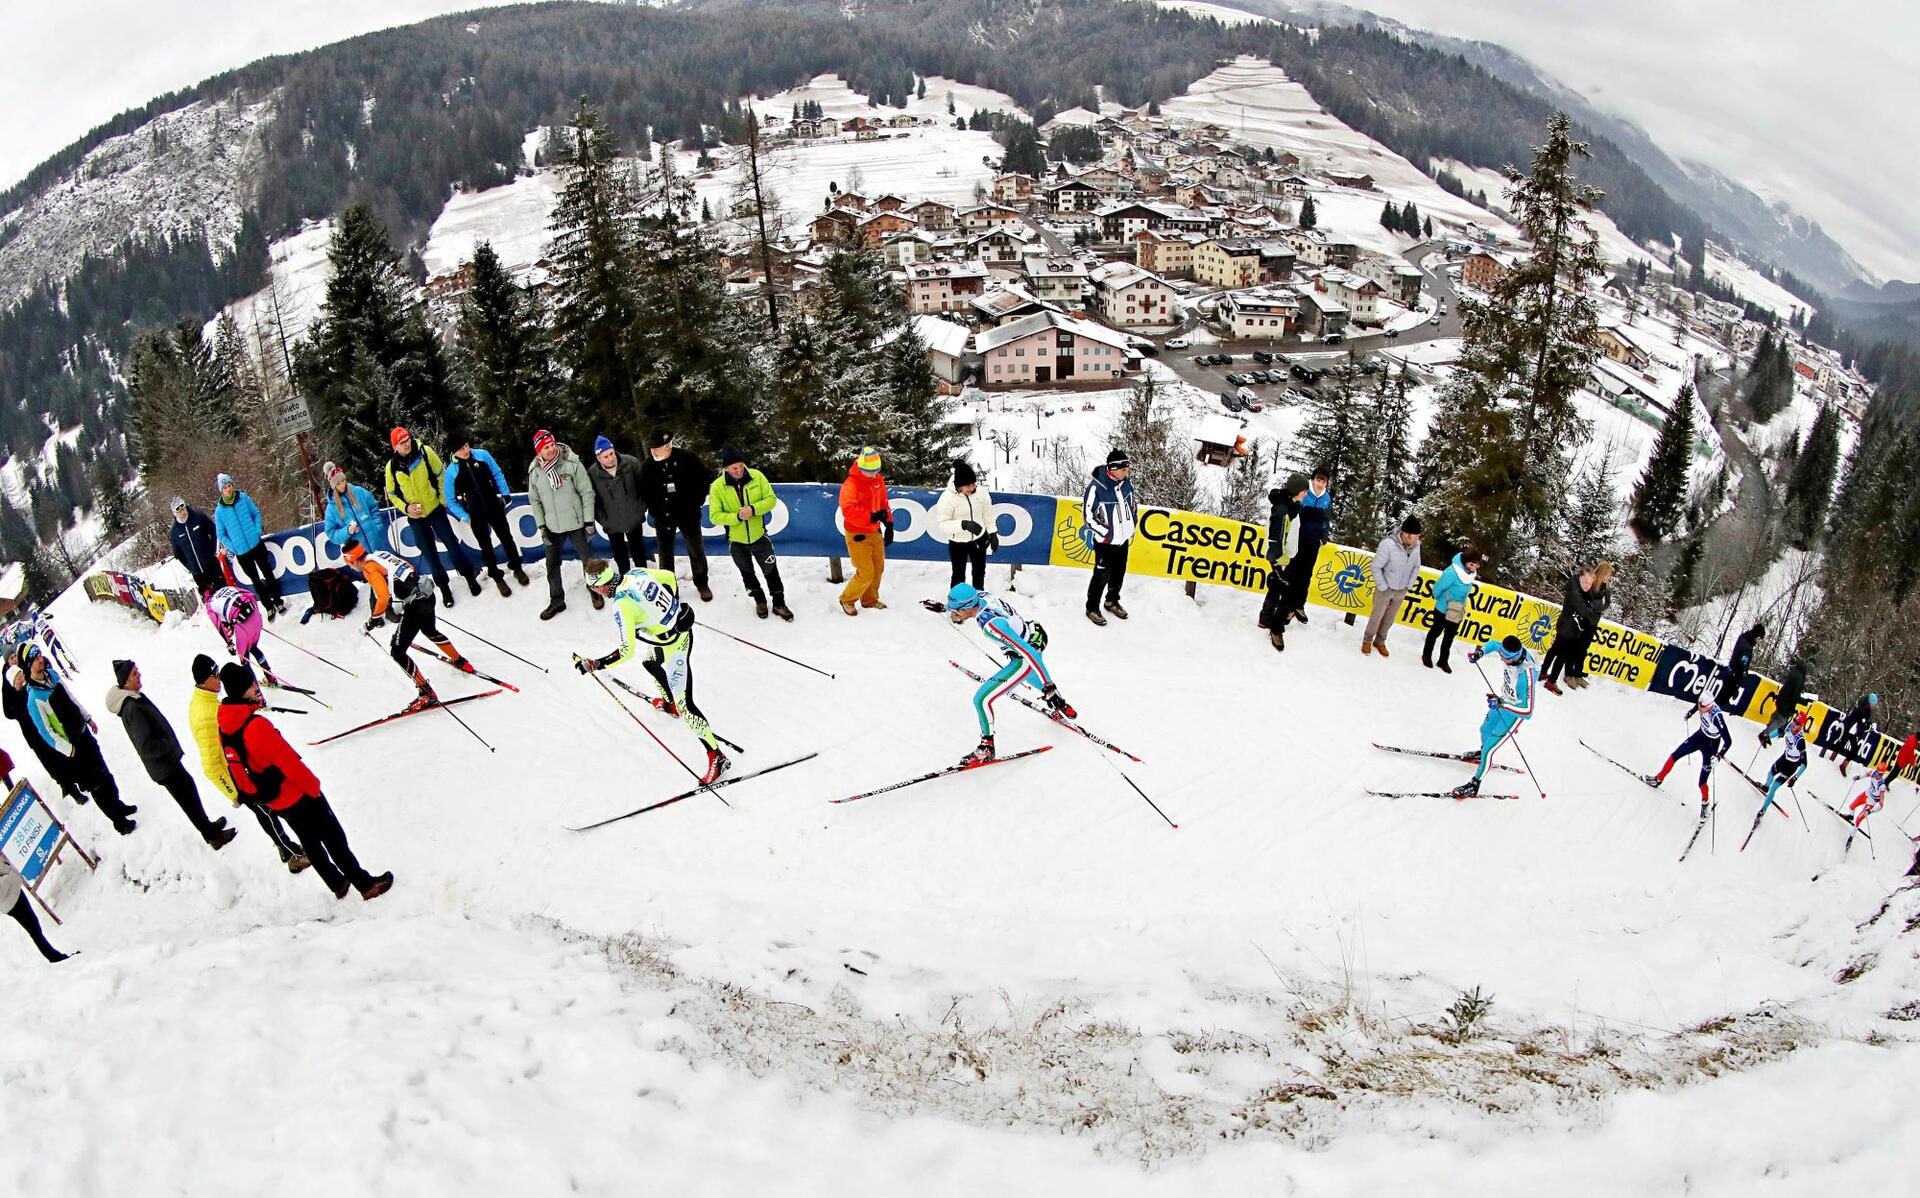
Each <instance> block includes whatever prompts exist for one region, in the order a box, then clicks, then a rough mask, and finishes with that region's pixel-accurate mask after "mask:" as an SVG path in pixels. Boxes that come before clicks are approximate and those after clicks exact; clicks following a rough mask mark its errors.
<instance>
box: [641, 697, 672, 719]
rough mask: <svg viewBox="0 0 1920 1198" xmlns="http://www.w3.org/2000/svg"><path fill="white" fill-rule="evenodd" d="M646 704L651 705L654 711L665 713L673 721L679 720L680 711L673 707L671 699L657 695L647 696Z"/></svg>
mask: <svg viewBox="0 0 1920 1198" xmlns="http://www.w3.org/2000/svg"><path fill="white" fill-rule="evenodd" d="M647 702H648V703H650V704H652V705H653V709H654V710H655V711H660V712H665V713H666V714H667V715H670V716H672V717H674V718H675V719H678V718H680V709H679V708H678V707H675V706H674V705H673V700H672V699H667V698H663V697H661V696H659V695H649V696H648V697H647Z"/></svg>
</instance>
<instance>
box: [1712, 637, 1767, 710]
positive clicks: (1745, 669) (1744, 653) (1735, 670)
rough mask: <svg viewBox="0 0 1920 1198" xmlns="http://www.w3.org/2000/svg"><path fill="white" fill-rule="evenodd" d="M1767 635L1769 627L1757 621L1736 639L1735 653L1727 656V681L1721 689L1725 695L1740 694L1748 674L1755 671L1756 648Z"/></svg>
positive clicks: (1734, 644) (1734, 642) (1734, 643)
mask: <svg viewBox="0 0 1920 1198" xmlns="http://www.w3.org/2000/svg"><path fill="white" fill-rule="evenodd" d="M1766 635H1767V626H1766V625H1765V624H1762V623H1761V622H1760V621H1758V620H1755V621H1754V622H1753V627H1751V628H1749V629H1747V630H1746V631H1745V632H1743V633H1741V634H1740V635H1739V636H1737V637H1735V638H1734V641H1733V652H1732V653H1729V654H1728V655H1727V681H1726V685H1725V686H1724V687H1722V688H1721V691H1720V693H1721V694H1723V695H1728V696H1732V695H1736V694H1738V693H1740V686H1741V684H1742V683H1744V682H1745V681H1746V680H1747V674H1748V673H1749V672H1750V671H1751V670H1752V669H1753V650H1754V646H1756V645H1758V644H1759V643H1760V640H1761V638H1762V637H1764V636H1766Z"/></svg>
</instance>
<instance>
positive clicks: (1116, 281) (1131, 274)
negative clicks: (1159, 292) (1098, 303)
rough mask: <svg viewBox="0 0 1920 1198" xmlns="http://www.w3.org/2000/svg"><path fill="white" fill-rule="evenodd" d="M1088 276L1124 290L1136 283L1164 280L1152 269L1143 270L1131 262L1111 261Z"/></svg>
mask: <svg viewBox="0 0 1920 1198" xmlns="http://www.w3.org/2000/svg"><path fill="white" fill-rule="evenodd" d="M1088 277H1089V278H1091V279H1092V280H1093V281H1094V282H1096V283H1098V284H1100V286H1102V287H1107V288H1111V289H1112V290H1114V291H1121V290H1124V289H1125V288H1128V287H1131V286H1133V285H1134V284H1136V283H1144V282H1148V281H1152V282H1155V283H1159V282H1163V281H1164V280H1162V279H1161V278H1160V276H1159V275H1156V274H1154V273H1153V272H1152V271H1150V270H1142V269H1140V268H1139V267H1138V266H1135V265H1134V264H1133V263H1131V262H1109V263H1107V264H1106V265H1105V266H1102V267H1099V268H1098V269H1096V270H1095V271H1094V272H1093V273H1092V274H1091V275H1090V276H1088Z"/></svg>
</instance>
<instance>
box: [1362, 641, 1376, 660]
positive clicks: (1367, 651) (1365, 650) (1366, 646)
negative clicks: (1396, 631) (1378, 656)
mask: <svg viewBox="0 0 1920 1198" xmlns="http://www.w3.org/2000/svg"><path fill="white" fill-rule="evenodd" d="M1372 653H1373V642H1372V641H1361V642H1360V656H1362V657H1368V656H1371V655H1372Z"/></svg>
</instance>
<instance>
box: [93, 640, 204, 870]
mask: <svg viewBox="0 0 1920 1198" xmlns="http://www.w3.org/2000/svg"><path fill="white" fill-rule="evenodd" d="M113 677H114V680H115V681H117V682H118V683H119V685H118V686H116V687H114V688H113V689H111V690H109V691H108V692H107V710H108V711H109V712H111V713H112V714H114V715H117V716H119V717H120V723H121V725H122V726H123V727H124V728H126V730H127V739H128V740H129V741H131V742H133V751H134V752H136V753H138V754H139V755H140V764H142V765H144V766H146V767H147V777H149V778H152V779H153V780H154V781H155V782H157V783H159V784H160V786H161V787H162V788H163V789H164V790H165V791H166V792H167V793H168V794H170V795H172V796H173V801H174V802H176V803H178V804H179V805H180V811H181V813H182V814H183V815H185V816H186V817H187V822H188V823H190V824H192V825H193V830H194V831H195V832H198V833H199V834H200V838H201V839H202V840H204V841H206V842H207V847H209V848H213V849H222V848H225V847H226V846H227V842H228V841H230V840H232V839H233V838H234V835H235V833H234V831H233V829H232V828H229V827H228V826H227V821H226V820H224V819H222V820H210V819H208V818H207V809H206V808H205V807H203V806H201V805H200V791H199V790H198V789H197V788H196V787H195V786H194V784H193V778H192V776H191V775H189V774H188V773H187V771H186V768H185V767H184V766H182V765H181V764H180V757H181V752H180V738H179V737H178V736H175V735H174V732H173V725H171V724H169V723H167V717H166V716H165V715H162V714H161V712H160V708H159V707H157V706H155V705H154V702H153V700H152V699H150V698H148V697H147V695H146V693H145V692H144V691H142V690H141V689H140V667H139V666H136V665H134V664H133V663H132V662H130V661H126V660H124V659H123V660H120V661H116V662H114V663H113Z"/></svg>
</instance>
